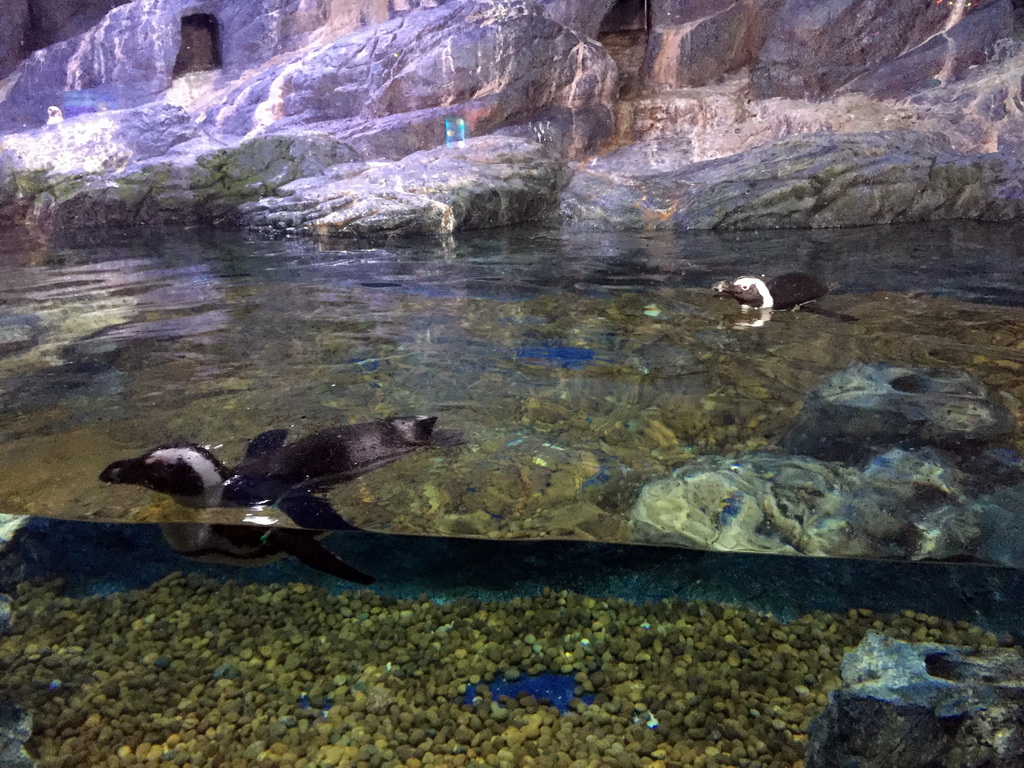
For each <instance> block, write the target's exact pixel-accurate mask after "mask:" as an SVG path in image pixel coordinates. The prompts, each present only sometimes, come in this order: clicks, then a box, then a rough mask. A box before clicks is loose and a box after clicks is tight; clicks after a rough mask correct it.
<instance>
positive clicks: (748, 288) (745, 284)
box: [711, 275, 775, 309]
mask: <svg viewBox="0 0 1024 768" xmlns="http://www.w3.org/2000/svg"><path fill="white" fill-rule="evenodd" d="M711 287H712V289H713V290H716V291H718V292H719V293H724V294H725V295H727V296H732V297H733V298H734V299H736V301H738V302H739V303H740V304H742V305H744V306H746V307H755V308H760V309H771V308H772V306H774V304H775V302H774V300H773V299H772V294H771V291H769V290H768V284H767V283H765V281H764V280H762V279H761V278H760V277H752V276H749V275H746V276H744V277H737V278H736V279H735V280H720V281H719V282H717V283H715V284H714V285H713V286H711Z"/></svg>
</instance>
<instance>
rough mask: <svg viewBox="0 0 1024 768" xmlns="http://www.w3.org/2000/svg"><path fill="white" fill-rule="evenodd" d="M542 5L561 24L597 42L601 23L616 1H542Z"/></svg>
mask: <svg viewBox="0 0 1024 768" xmlns="http://www.w3.org/2000/svg"><path fill="white" fill-rule="evenodd" d="M540 4H541V5H542V6H544V12H545V13H546V14H547V15H548V16H550V17H551V18H552V19H554V20H555V21H557V22H558V23H559V24H563V25H564V26H566V27H568V28H569V29H571V30H572V31H574V32H578V33H580V34H581V35H585V36H586V37H591V38H594V39H595V40H596V39H597V35H598V32H599V31H600V29H601V22H602V21H603V20H604V17H605V16H606V15H607V14H608V11H609V10H611V8H612V6H613V5H615V0H542V2H541V3H540Z"/></svg>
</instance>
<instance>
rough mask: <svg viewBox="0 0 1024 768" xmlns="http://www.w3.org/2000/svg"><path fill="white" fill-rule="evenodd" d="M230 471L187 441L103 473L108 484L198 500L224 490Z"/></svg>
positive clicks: (126, 462) (124, 461) (120, 464)
mask: <svg viewBox="0 0 1024 768" xmlns="http://www.w3.org/2000/svg"><path fill="white" fill-rule="evenodd" d="M230 474H231V473H230V471H229V470H228V468H227V467H225V466H224V464H223V463H222V462H221V461H220V460H219V459H218V458H217V457H216V456H214V455H213V454H212V453H210V451H208V450H207V449H206V448H203V447H201V446H198V445H195V444H193V443H188V442H185V441H179V442H175V443H171V444H169V445H161V446H158V447H156V448H154V449H153V450H151V451H149V452H148V453H144V454H142V455H141V456H138V457H136V458H134V459H122V460H121V461H115V462H114V463H113V464H111V465H110V466H108V467H107V468H106V469H104V470H103V471H102V472H101V473H100V480H102V481H103V482H105V483H128V484H131V485H141V486H142V487H143V488H149V489H150V490H153V491H157V492H159V493H166V494H168V495H171V496H178V497H184V498H190V497H194V498H198V497H203V496H206V495H208V494H209V492H210V491H211V490H213V489H220V488H222V487H223V485H224V481H225V480H227V478H228V477H229V476H230Z"/></svg>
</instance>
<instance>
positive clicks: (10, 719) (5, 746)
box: [0, 701, 35, 768]
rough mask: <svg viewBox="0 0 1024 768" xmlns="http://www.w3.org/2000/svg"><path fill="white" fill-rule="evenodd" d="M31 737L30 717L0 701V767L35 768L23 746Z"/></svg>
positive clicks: (26, 713) (11, 705)
mask: <svg viewBox="0 0 1024 768" xmlns="http://www.w3.org/2000/svg"><path fill="white" fill-rule="evenodd" d="M31 736H32V715H30V714H29V713H28V712H25V711H23V710H21V709H18V707H16V706H14V705H13V704H9V703H7V702H6V701H0V766H3V768H35V761H33V760H32V758H30V757H29V756H28V755H27V754H26V753H25V747H24V744H25V742H26V741H28V740H29V738H30V737H31Z"/></svg>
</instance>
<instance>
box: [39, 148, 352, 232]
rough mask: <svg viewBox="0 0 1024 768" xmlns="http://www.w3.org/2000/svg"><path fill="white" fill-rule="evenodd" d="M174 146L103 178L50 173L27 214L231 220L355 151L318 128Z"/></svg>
mask: <svg viewBox="0 0 1024 768" xmlns="http://www.w3.org/2000/svg"><path fill="white" fill-rule="evenodd" d="M177 149H178V150H179V152H178V153H177V154H172V155H166V156H161V157H159V158H156V159H154V161H153V162H151V163H133V164H130V165H126V167H125V168H124V169H123V170H121V171H119V172H117V173H113V174H109V175H107V176H95V177H92V178H89V179H86V180H79V179H74V178H71V179H61V178H56V179H51V180H50V181H49V185H50V186H49V188H48V189H47V191H45V192H43V193H41V194H40V195H39V196H38V197H37V198H36V201H35V205H34V209H33V211H32V212H31V213H30V214H29V219H30V221H31V222H32V223H33V224H35V225H37V226H40V227H44V228H71V229H74V228H94V227H103V226H137V225H141V224H171V223H186V224H189V223H199V222H214V221H219V220H224V219H230V218H232V216H233V214H234V211H235V209H236V208H237V206H239V205H240V204H242V203H244V202H247V201H254V200H258V199H260V198H261V197H263V196H265V195H271V194H276V193H277V192H278V191H279V190H280V188H281V187H282V186H284V185H285V184H287V183H289V182H291V181H294V180H295V179H298V178H302V177H307V176H312V175H315V174H318V173H321V172H322V171H324V169H326V168H327V167H329V166H332V165H335V164H337V163H342V162H347V161H350V160H353V159H355V158H356V157H357V154H356V152H355V150H353V149H352V147H351V146H349V145H348V144H345V143H344V142H341V141H338V140H337V139H335V138H334V137H332V136H328V135H326V134H322V133H316V132H308V133H307V132H296V133H294V134H289V135H272V136H261V137H256V138H253V139H249V140H247V141H243V142H242V143H241V144H238V145H237V146H232V147H227V148H224V149H212V148H210V146H209V145H208V143H206V142H198V143H196V144H194V145H193V146H192V147H191V150H189V149H187V148H185V147H184V146H183V145H178V147H177Z"/></svg>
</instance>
